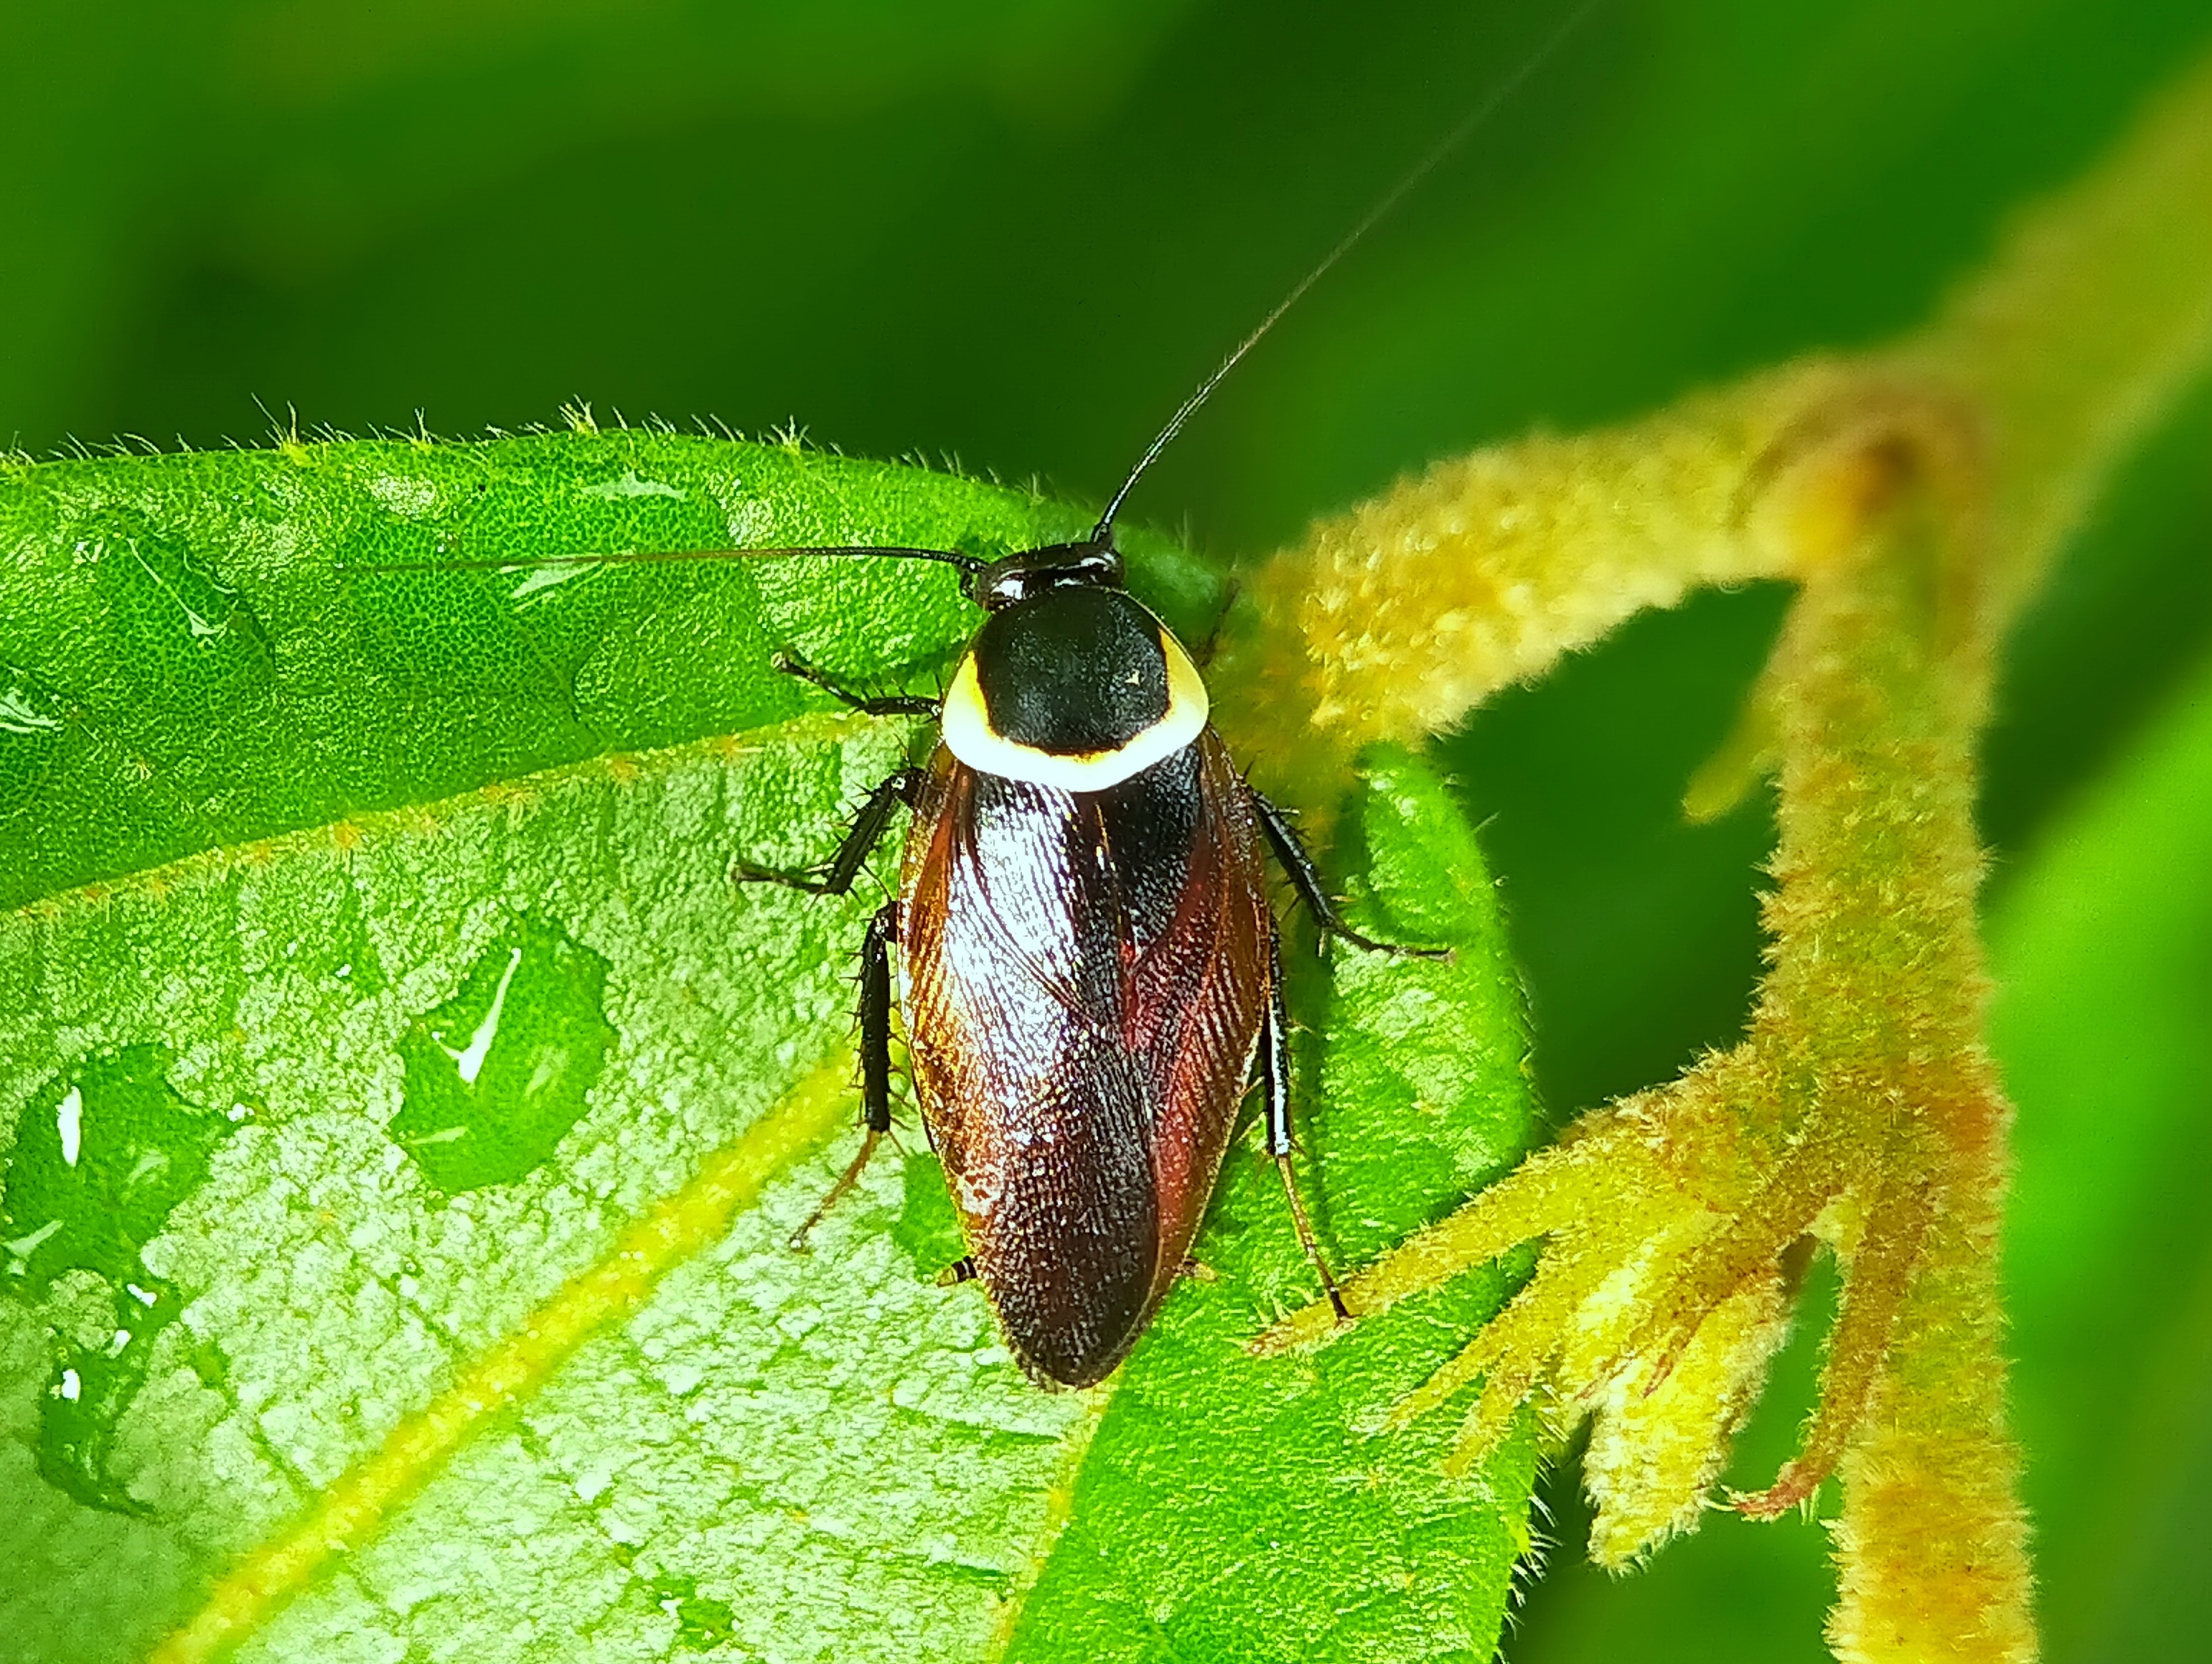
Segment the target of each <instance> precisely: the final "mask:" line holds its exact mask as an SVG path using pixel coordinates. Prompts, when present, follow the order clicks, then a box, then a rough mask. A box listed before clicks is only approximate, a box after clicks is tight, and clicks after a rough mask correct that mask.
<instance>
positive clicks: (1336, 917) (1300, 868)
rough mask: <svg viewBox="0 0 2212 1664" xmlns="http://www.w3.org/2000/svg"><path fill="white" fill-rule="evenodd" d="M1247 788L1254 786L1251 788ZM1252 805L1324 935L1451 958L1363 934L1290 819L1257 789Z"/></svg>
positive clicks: (1380, 949) (1382, 950) (1380, 950)
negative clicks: (1338, 904) (1344, 911)
mask: <svg viewBox="0 0 2212 1664" xmlns="http://www.w3.org/2000/svg"><path fill="white" fill-rule="evenodd" d="M1246 789H1247V790H1250V788H1249V787H1247V788H1246ZM1252 808H1253V811H1254V813H1255V814H1258V815H1259V817H1260V830H1261V832H1265V833H1266V834H1267V847H1268V848H1269V849H1271V850H1273V851H1274V852H1275V859H1276V860H1277V861H1279V862H1281V863H1282V867H1283V870H1284V871H1285V873H1287V874H1289V875H1290V880H1291V884H1292V885H1293V886H1294V887H1296V888H1297V893H1298V899H1300V900H1301V901H1304V903H1305V904H1306V907H1307V910H1308V911H1310V912H1311V913H1312V914H1313V916H1314V923H1316V924H1318V925H1320V926H1321V928H1322V934H1324V935H1326V936H1341V937H1342V938H1343V939H1344V940H1345V941H1346V942H1350V943H1351V944H1352V946H1353V947H1355V948H1369V949H1370V950H1372V951H1373V952H1375V953H1377V954H1404V955H1406V956H1407V957H1408V958H1412V959H1449V958H1450V957H1451V949H1450V948H1407V947H1404V946H1402V945H1401V944H1400V943H1398V942H1377V941H1376V940H1375V938H1374V937H1372V936H1362V935H1360V933H1359V932H1358V931H1357V930H1353V929H1352V927H1351V926H1350V925H1349V924H1346V923H1345V922H1344V918H1343V916H1342V915H1341V914H1340V913H1339V912H1338V911H1336V903H1335V902H1334V901H1333V900H1331V899H1329V893H1328V887H1327V886H1325V885H1324V884H1323V883H1322V876H1321V869H1320V868H1318V867H1316V865H1314V858H1313V856H1310V855H1309V854H1307V853H1306V846H1305V844H1304V843H1303V842H1301V841H1300V840H1299V838H1298V834H1297V829H1296V828H1295V827H1293V826H1291V822H1290V818H1289V817H1288V816H1287V815H1285V814H1284V813H1283V812H1282V811H1281V810H1280V809H1279V808H1276V807H1275V806H1274V805H1273V803H1270V802H1268V801H1267V799H1266V798H1265V797H1262V796H1261V795H1260V794H1259V793H1258V792H1257V791H1253V792H1252Z"/></svg>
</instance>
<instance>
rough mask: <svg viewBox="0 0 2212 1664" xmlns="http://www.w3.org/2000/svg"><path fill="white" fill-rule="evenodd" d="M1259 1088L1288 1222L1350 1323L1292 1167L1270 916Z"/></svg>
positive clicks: (1287, 1032)
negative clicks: (1288, 1205)
mask: <svg viewBox="0 0 2212 1664" xmlns="http://www.w3.org/2000/svg"><path fill="white" fill-rule="evenodd" d="M1260 1089H1261V1091H1262V1092H1263V1093H1264V1094H1266V1095H1267V1154H1268V1155H1272V1156H1273V1157H1274V1158H1275V1171H1276V1172H1278V1173H1281V1174H1282V1175H1283V1194H1284V1195H1285V1196H1286V1197H1288V1198H1290V1203H1291V1224H1292V1225H1293V1226H1294V1227H1296V1228H1297V1234H1298V1246H1300V1247H1302V1248H1304V1250H1305V1251H1306V1259H1307V1260H1308V1261H1309V1262H1310V1264H1311V1265H1312V1266H1313V1268H1314V1275H1315V1276H1316V1277H1319V1278H1320V1279H1321V1286H1322V1288H1323V1289H1326V1290H1327V1291H1328V1303H1329V1304H1330V1305H1331V1306H1333V1307H1335V1308H1336V1319H1337V1321H1338V1322H1340V1323H1349V1322H1350V1321H1351V1320H1352V1314H1351V1312H1350V1311H1348V1310H1347V1309H1346V1307H1345V1304H1344V1296H1343V1295H1342V1294H1340V1293H1339V1292H1338V1290H1337V1286H1336V1278H1335V1277H1333V1276H1331V1275H1330V1274H1329V1269H1328V1261H1327V1260H1325V1259H1322V1257H1321V1244H1320V1243H1318V1242H1316V1241H1315V1240H1314V1234H1313V1224H1312V1222H1310V1220H1308V1219H1307V1217H1306V1204H1305V1202H1304V1198H1301V1197H1300V1196H1299V1195H1298V1180H1297V1174H1296V1173H1292V1172H1291V1019H1290V1013H1289V1012H1288V1010H1287V1009H1285V1007H1284V1004H1283V942H1282V933H1281V932H1280V931H1279V930H1277V929H1276V927H1275V923H1274V921H1273V919H1272V918H1271V919H1269V920H1268V922H1267V1017H1266V1019H1265V1021H1263V1022H1262V1024H1261V1029H1260Z"/></svg>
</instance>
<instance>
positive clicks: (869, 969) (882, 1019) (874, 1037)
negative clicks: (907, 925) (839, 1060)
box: [791, 901, 898, 1252]
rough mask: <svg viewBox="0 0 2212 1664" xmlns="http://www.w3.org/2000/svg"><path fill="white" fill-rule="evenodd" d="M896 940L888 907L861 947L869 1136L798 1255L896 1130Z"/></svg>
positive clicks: (893, 908) (800, 1233) (802, 1233)
mask: <svg viewBox="0 0 2212 1664" xmlns="http://www.w3.org/2000/svg"><path fill="white" fill-rule="evenodd" d="M897 936H898V903H897V902H896V901H887V902H885V903H884V905H882V906H880V907H878V909H876V913H875V917H872V918H871V919H870V920H869V921H868V934H867V935H866V936H864V937H862V938H861V941H860V1114H861V1124H862V1125H864V1126H866V1129H867V1131H866V1132H865V1133H863V1134H862V1135H861V1137H860V1153H859V1154H858V1155H854V1157H853V1160H852V1162H851V1164H850V1165H848V1167H846V1169H845V1171H844V1172H843V1173H841V1174H839V1175H838V1179H837V1182H836V1184H834V1185H832V1186H829V1194H828V1195H826V1196H824V1197H823V1198H822V1200H821V1201H820V1202H818V1203H817V1204H815V1209H814V1211H813V1212H812V1213H810V1214H808V1215H807V1216H806V1218H805V1221H804V1222H802V1223H801V1224H800V1225H799V1228H798V1229H797V1230H795V1231H793V1232H792V1234H791V1246H792V1248H793V1250H794V1251H795V1252H803V1251H804V1250H805V1246H806V1234H807V1233H808V1232H809V1231H811V1230H812V1229H813V1228H815V1227H816V1226H817V1225H818V1224H820V1223H821V1222H822V1218H823V1215H825V1214H827V1213H828V1212H829V1210H830V1209H832V1208H834V1207H835V1206H836V1205H837V1203H838V1201H839V1200H840V1199H841V1198H842V1197H843V1196H844V1194H845V1192H847V1191H848V1190H850V1189H852V1188H853V1186H854V1185H856V1184H858V1183H859V1182H860V1174H861V1173H862V1172H863V1171H864V1170H865V1169H866V1167H867V1165H868V1158H869V1157H870V1156H872V1155H874V1154H875V1153H876V1146H877V1145H878V1144H879V1143H882V1142H883V1139H884V1134H885V1133H887V1132H889V1131H890V1130H891V956H890V944H891V942H893V941H894V940H896V937H897Z"/></svg>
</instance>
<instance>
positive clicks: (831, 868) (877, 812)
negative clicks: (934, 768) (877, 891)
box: [730, 768, 921, 895]
mask: <svg viewBox="0 0 2212 1664" xmlns="http://www.w3.org/2000/svg"><path fill="white" fill-rule="evenodd" d="M920 790H921V770H920V769H917V768H902V769H900V770H899V771H897V772H896V773H895V774H893V775H892V776H891V777H890V778H889V779H887V780H885V781H884V783H882V784H880V785H878V787H877V788H876V789H874V790H873V791H872V792H870V793H869V794H868V801H867V802H865V803H863V804H861V805H860V813H859V814H856V815H854V817H853V824H852V826H850V827H848V829H847V830H846V832H845V837H844V841H843V842H842V843H841V844H838V845H837V852H836V854H835V855H833V856H830V857H829V865H828V866H826V867H824V868H823V869H821V870H820V871H819V872H816V873H779V872H772V871H770V870H769V869H768V868H766V867H756V866H754V865H752V864H751V863H750V862H744V861H735V862H731V863H730V876H731V877H732V878H733V879H735V880H736V881H738V882H739V883H741V884H781V885H783V886H784V887H786V888H787V889H793V890H805V891H807V892H808V893H811V894H814V895H843V894H844V893H846V892H847V891H848V890H849V889H851V888H852V887H853V881H854V879H856V878H858V877H859V876H860V869H861V868H862V867H864V866H866V864H867V861H868V857H869V856H870V855H872V854H873V853H874V852H875V847H876V845H877V844H880V843H882V842H883V839H884V832H886V831H888V830H889V829H890V822H891V813H892V811H893V810H895V809H896V808H898V806H899V805H900V804H902V803H904V804H905V805H906V806H907V807H908V808H912V807H913V806H914V800H915V794H916V793H918V792H919V791H920Z"/></svg>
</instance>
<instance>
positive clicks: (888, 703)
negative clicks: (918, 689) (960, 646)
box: [775, 653, 945, 716]
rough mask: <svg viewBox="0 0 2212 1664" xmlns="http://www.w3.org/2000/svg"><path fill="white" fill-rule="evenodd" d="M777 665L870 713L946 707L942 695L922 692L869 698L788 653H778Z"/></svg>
mask: <svg viewBox="0 0 2212 1664" xmlns="http://www.w3.org/2000/svg"><path fill="white" fill-rule="evenodd" d="M775 667H776V668H777V669H778V670H781V672H783V674H785V675H787V676H796V677H798V678H799V680H801V681H802V682H811V683H813V684H814V686H817V687H818V688H820V689H821V690H822V691H823V692H824V693H827V694H828V695H829V697H830V698H833V699H837V700H841V701H842V702H843V703H844V704H848V705H850V706H852V707H853V709H854V710H859V711H865V712H866V713H867V714H868V715H869V716H936V715H937V713H938V712H939V710H942V709H943V708H944V704H945V702H944V701H943V700H942V699H930V698H923V697H922V696H921V694H919V693H891V694H886V695H884V697H883V698H868V697H867V696H866V694H862V693H855V692H853V691H852V690H851V689H849V688H844V687H840V686H838V685H837V684H836V682H834V681H832V680H829V677H828V676H827V675H825V674H823V673H822V672H821V671H819V670H817V669H816V668H815V667H813V666H812V665H811V664H807V663H805V662H804V661H801V660H799V659H796V658H793V656H792V655H790V654H788V653H779V654H777V655H775Z"/></svg>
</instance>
